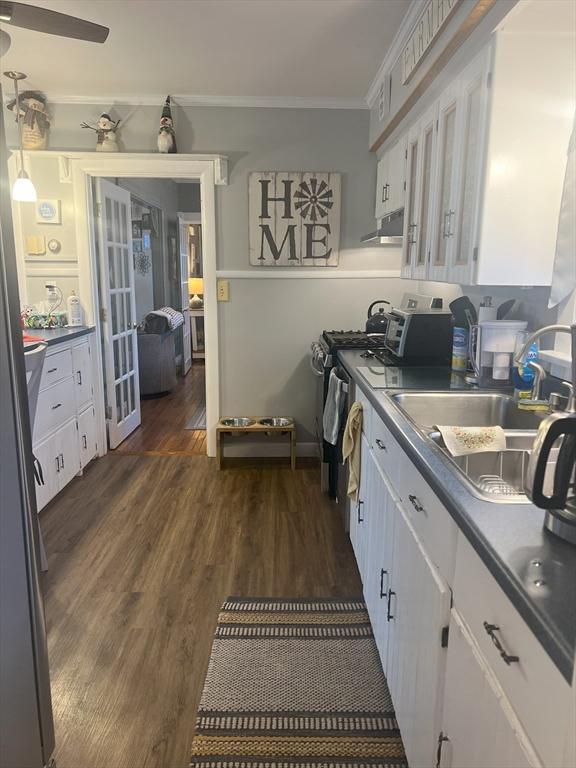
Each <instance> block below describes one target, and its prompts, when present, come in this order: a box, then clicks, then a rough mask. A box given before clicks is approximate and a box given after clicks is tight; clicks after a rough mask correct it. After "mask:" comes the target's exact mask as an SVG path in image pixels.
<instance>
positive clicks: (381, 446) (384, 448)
mask: <svg viewBox="0 0 576 768" xmlns="http://www.w3.org/2000/svg"><path fill="white" fill-rule="evenodd" d="M374 442H375V443H376V445H377V446H378V448H380V450H381V451H388V448H386V446H385V445H384V443H383V442H382V440H380V439H378V438H376V440H375V441H374Z"/></svg>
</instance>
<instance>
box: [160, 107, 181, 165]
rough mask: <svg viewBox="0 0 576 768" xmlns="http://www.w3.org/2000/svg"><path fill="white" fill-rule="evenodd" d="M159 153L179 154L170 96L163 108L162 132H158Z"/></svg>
mask: <svg viewBox="0 0 576 768" xmlns="http://www.w3.org/2000/svg"><path fill="white" fill-rule="evenodd" d="M158 152H162V153H163V154H174V153H176V152H178V149H177V148H176V132H175V131H174V123H173V122H172V110H171V109H170V96H166V101H165V102H164V106H163V107H162V117H161V118H160V130H159V131H158Z"/></svg>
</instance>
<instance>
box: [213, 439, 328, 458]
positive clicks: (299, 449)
mask: <svg viewBox="0 0 576 768" xmlns="http://www.w3.org/2000/svg"><path fill="white" fill-rule="evenodd" d="M237 440H238V442H236V441H237ZM223 455H224V457H225V458H235V459H236V458H264V459H266V458H269V457H274V458H276V457H286V458H288V457H289V456H290V445H289V443H288V439H285V440H283V441H282V442H276V441H273V440H260V441H259V442H257V443H246V442H240V440H239V439H238V438H233V439H228V440H225V442H224V451H223ZM296 455H297V456H314V457H318V446H317V444H316V443H297V444H296Z"/></svg>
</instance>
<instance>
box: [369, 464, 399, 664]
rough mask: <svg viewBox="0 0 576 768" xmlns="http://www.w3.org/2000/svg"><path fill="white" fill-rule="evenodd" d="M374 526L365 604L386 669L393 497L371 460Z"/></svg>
mask: <svg viewBox="0 0 576 768" xmlns="http://www.w3.org/2000/svg"><path fill="white" fill-rule="evenodd" d="M370 494H371V498H372V499H373V504H372V507H373V511H372V514H373V516H374V518H375V521H376V523H375V525H374V527H373V529H372V530H371V532H370V537H371V538H370V542H369V553H370V554H369V560H370V563H371V567H370V589H369V590H368V589H367V588H366V587H365V597H366V604H367V606H368V611H369V613H370V621H371V622H372V629H373V630H374V639H375V641H376V645H377V647H378V652H379V654H380V660H381V662H382V668H383V669H384V672H386V673H387V669H388V636H389V621H388V613H387V607H388V592H389V589H390V585H391V583H392V579H393V568H394V562H393V558H394V515H395V510H396V507H395V499H394V497H393V495H392V492H391V489H390V486H389V484H388V481H387V479H386V476H385V474H384V472H383V471H382V469H381V468H380V467H379V466H378V464H377V463H376V461H374V466H373V472H372V483H371V487H370Z"/></svg>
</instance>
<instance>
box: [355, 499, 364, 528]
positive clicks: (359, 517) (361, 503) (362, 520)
mask: <svg viewBox="0 0 576 768" xmlns="http://www.w3.org/2000/svg"><path fill="white" fill-rule="evenodd" d="M363 505H364V502H363V501H359V502H358V504H357V506H356V510H357V512H358V522H359V523H363V522H364V518H363V517H362V516H361V514H360V510H361V509H362V506H363Z"/></svg>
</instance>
